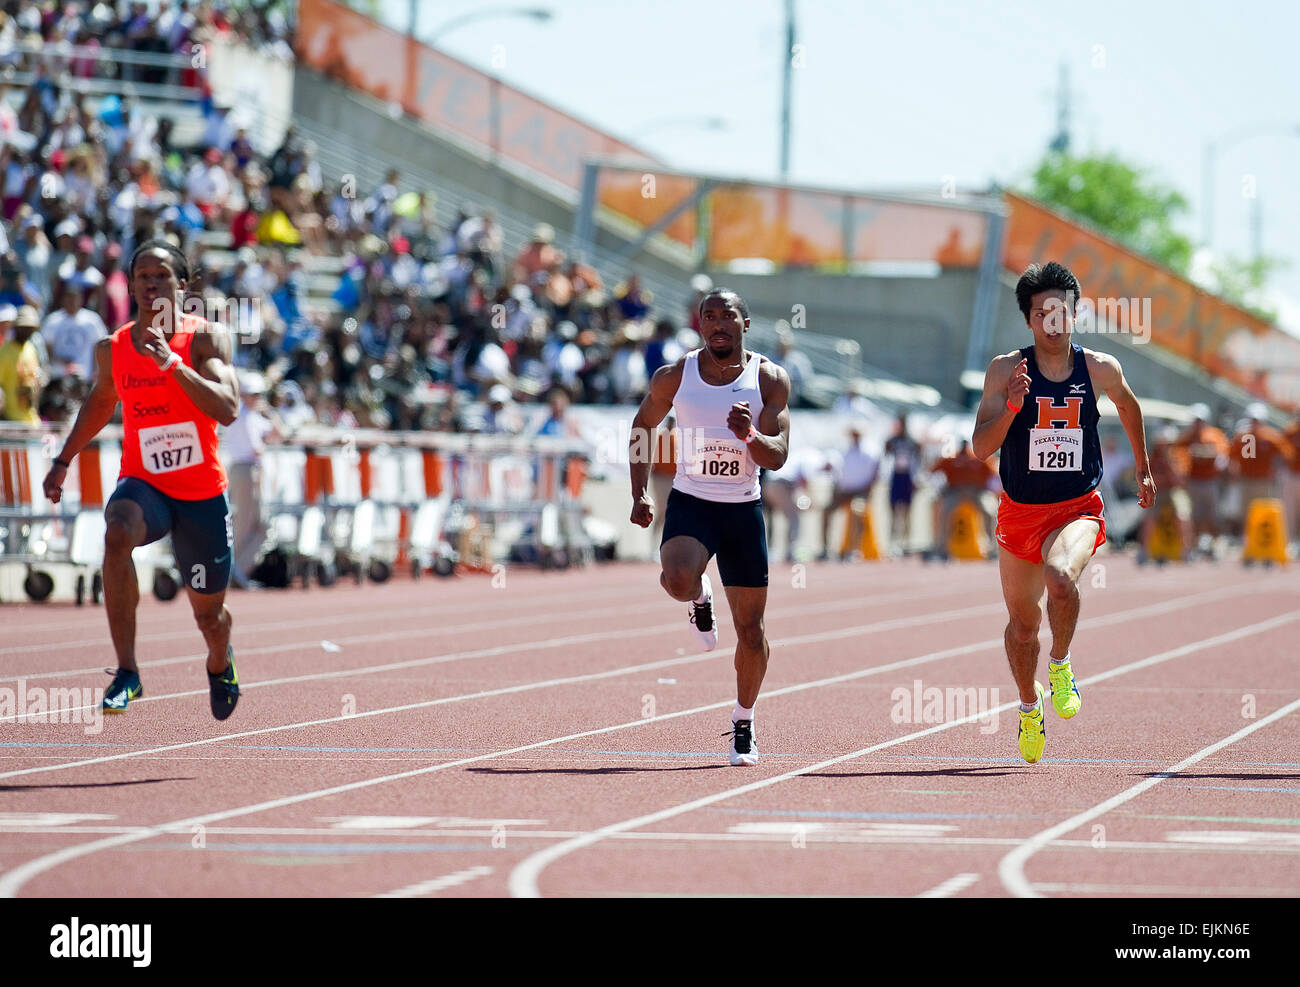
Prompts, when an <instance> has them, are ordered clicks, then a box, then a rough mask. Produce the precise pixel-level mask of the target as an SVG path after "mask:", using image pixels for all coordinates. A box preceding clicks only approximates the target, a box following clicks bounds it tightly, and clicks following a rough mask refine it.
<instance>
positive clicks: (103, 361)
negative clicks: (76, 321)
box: [42, 336, 117, 504]
mask: <svg viewBox="0 0 1300 987" xmlns="http://www.w3.org/2000/svg"><path fill="white" fill-rule="evenodd" d="M116 410H117V388H116V387H115V386H114V384H113V339H112V337H111V336H106V337H105V338H103V339H101V340H100V341H99V342H97V343H96V344H95V382H94V384H92V385H91V388H90V394H89V395H88V396H87V397H86V400H85V403H83V404H82V406H81V409H80V410H79V411H78V412H77V420H76V421H75V422H73V425H72V431H70V432H69V433H68V437H67V438H66V439H65V440H64V442H63V451H62V452H60V453H59V454H58V455H57V456H56V457H54V458H55V459H62V460H63V461H64V462H65V463H70V462H72V460H73V458H74V457H75V456H77V455H78V454H79V453H80V452H81V450H82V449H84V448H86V445H87V444H88V443H89V442H90V440H91V439H93V438H94V437H95V436H96V435H98V434H99V432H100V429H102V428H103V427H104V426H105V425H107V424H108V423H109V422H110V421H112V420H113V412H114V411H116ZM67 472H68V471H67V469H66V468H64V467H63V466H61V465H59V464H58V463H55V464H54V465H53V466H51V467H50V471H49V472H48V473H46V474H45V482H44V483H43V484H42V487H43V489H44V491H45V497H46V499H47V500H49V501H50V502H51V503H54V504H57V503H58V502H59V501H60V500H61V499H62V497H63V479H64V477H65V476H67Z"/></svg>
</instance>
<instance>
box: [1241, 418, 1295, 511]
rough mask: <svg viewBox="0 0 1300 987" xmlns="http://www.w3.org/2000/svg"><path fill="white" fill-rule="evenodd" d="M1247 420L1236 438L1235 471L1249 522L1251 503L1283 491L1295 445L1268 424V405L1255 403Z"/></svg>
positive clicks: (1269, 497) (1277, 494) (1270, 497)
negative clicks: (1283, 480) (1282, 477)
mask: <svg viewBox="0 0 1300 987" xmlns="http://www.w3.org/2000/svg"><path fill="white" fill-rule="evenodd" d="M1246 417H1247V421H1246V423H1245V425H1244V427H1243V428H1241V429H1240V430H1239V431H1238V432H1237V434H1236V435H1235V436H1233V439H1232V452H1231V454H1230V463H1231V467H1230V468H1231V472H1232V476H1233V477H1234V478H1235V479H1236V481H1237V484H1238V489H1239V490H1240V491H1241V495H1240V503H1241V517H1242V522H1243V523H1244V522H1245V519H1246V515H1247V513H1248V512H1249V511H1250V504H1251V502H1252V501H1255V500H1264V499H1272V498H1276V497H1278V496H1280V494H1281V484H1280V482H1279V481H1280V479H1281V473H1282V471H1283V470H1285V469H1286V464H1287V461H1288V460H1289V459H1290V458H1291V447H1290V446H1289V445H1288V444H1287V441H1286V439H1285V438H1283V436H1282V433H1281V432H1279V431H1278V430H1277V429H1275V428H1273V427H1272V426H1270V425H1269V424H1268V423H1267V420H1268V408H1267V407H1265V406H1264V405H1262V404H1252V405H1251V406H1250V407H1249V408H1247V409H1246Z"/></svg>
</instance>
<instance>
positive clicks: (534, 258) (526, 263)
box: [513, 223, 560, 285]
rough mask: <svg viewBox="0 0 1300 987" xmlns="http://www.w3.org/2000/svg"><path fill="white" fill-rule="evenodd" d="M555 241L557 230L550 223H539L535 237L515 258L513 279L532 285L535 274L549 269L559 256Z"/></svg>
mask: <svg viewBox="0 0 1300 987" xmlns="http://www.w3.org/2000/svg"><path fill="white" fill-rule="evenodd" d="M554 242H555V230H554V228H552V226H551V225H550V224H549V223H538V224H537V226H536V227H535V228H534V229H533V238H532V240H530V241H529V242H528V245H527V246H525V247H524V249H523V250H521V251H520V252H519V256H518V257H516V258H515V264H514V272H513V280H514V281H515V282H516V283H517V284H527V285H531V284H532V283H533V275H534V274H536V273H537V272H538V271H548V270H550V269H551V265H552V264H554V263H555V262H556V260H557V259H558V258H559V256H560V254H559V251H558V250H556V249H555V247H554V246H552V244H554Z"/></svg>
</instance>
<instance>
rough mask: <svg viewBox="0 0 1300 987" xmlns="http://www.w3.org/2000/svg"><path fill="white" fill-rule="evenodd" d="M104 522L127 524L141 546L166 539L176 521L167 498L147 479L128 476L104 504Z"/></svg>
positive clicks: (133, 537) (119, 483) (119, 482)
mask: <svg viewBox="0 0 1300 987" xmlns="http://www.w3.org/2000/svg"><path fill="white" fill-rule="evenodd" d="M104 520H106V521H107V522H108V523H109V524H114V523H117V524H124V525H126V527H127V528H128V529H129V530H130V532H131V536H132V541H133V542H134V543H135V544H136V545H137V546H138V545H148V544H150V543H152V542H156V541H157V540H158V539H159V538H161V537H163V535H165V534H167V532H169V531H171V529H172V523H173V520H174V519H173V517H172V511H171V504H170V501H169V500H168V499H167V497H165V496H163V494H161V493H159V492H158V491H157V490H155V489H154V488H153V487H151V486H150V485H149V484H147V483H145V482H144V481H143V480H140V479H137V478H136V477H133V476H126V477H123V478H122V479H121V480H119V481H118V484H117V487H116V489H114V491H113V493H112V496H110V497H109V498H108V503H107V504H105V505H104Z"/></svg>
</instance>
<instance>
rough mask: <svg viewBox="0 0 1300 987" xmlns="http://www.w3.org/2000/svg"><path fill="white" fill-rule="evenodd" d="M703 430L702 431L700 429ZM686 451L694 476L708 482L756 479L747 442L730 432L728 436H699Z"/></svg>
mask: <svg viewBox="0 0 1300 987" xmlns="http://www.w3.org/2000/svg"><path fill="white" fill-rule="evenodd" d="M701 431H703V430H701ZM688 445H689V448H688V449H687V450H686V452H687V456H688V462H689V463H690V474H691V476H693V477H695V478H697V479H700V480H707V481H726V480H732V481H737V480H745V479H752V478H753V476H754V466H753V463H752V461H751V460H750V458H749V450H748V449H747V448H746V446H745V443H744V442H742V441H741V440H740V439H738V438H736V437H735V435H733V434H732V433H730V432H727V433H726V435H698V436H696V437H695V441H694V442H691V443H688Z"/></svg>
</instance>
